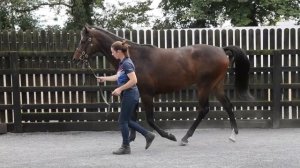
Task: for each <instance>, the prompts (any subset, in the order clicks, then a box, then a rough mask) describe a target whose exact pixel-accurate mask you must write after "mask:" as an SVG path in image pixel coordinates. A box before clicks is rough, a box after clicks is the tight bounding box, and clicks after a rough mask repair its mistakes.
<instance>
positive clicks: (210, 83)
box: [73, 26, 253, 144]
mask: <svg viewBox="0 0 300 168" xmlns="http://www.w3.org/2000/svg"><path fill="white" fill-rule="evenodd" d="M117 40H119V41H123V40H124V39H123V38H121V37H118V36H116V35H114V34H113V33H111V32H109V31H106V30H104V29H102V28H98V27H90V26H85V27H84V28H83V30H82V31H81V40H80V43H79V46H78V48H77V49H76V51H75V53H74V56H73V60H75V61H76V60H82V61H83V60H85V59H88V58H89V56H92V55H93V54H94V53H96V52H101V53H103V54H104V55H105V56H106V58H107V59H108V61H109V62H110V63H111V64H112V65H113V66H114V67H115V68H117V67H118V60H116V59H115V58H114V57H113V56H112V55H111V50H110V48H111V45H112V43H113V42H115V41H117ZM127 41H128V40H127ZM128 43H129V45H130V48H129V55H130V57H131V59H132V60H133V62H134V64H135V66H136V75H137V78H138V88H139V91H140V94H141V100H142V103H143V105H144V108H145V112H146V119H147V122H148V124H149V125H150V126H151V127H152V128H153V129H155V130H156V131H157V132H158V133H159V134H160V135H161V136H162V137H165V138H168V139H170V140H173V141H176V138H175V136H174V135H172V134H170V133H168V132H166V131H164V130H162V129H161V128H160V127H158V126H157V125H156V124H155V122H154V116H153V98H154V96H155V95H157V94H161V93H168V92H174V91H178V90H181V89H183V88H185V87H188V86H190V85H192V84H195V86H196V88H197V96H198V101H199V109H198V110H199V111H198V116H197V118H196V120H195V121H194V123H193V124H192V126H191V127H190V129H189V130H188V132H187V133H186V135H185V136H184V137H183V138H182V140H181V142H182V144H186V143H187V142H188V138H189V137H191V136H192V135H193V133H194V131H195V129H196V128H197V126H198V125H199V123H200V122H201V120H202V119H203V118H204V117H205V116H206V114H207V113H208V112H209V95H210V94H211V93H212V94H214V95H215V96H216V98H217V100H218V101H219V102H220V103H221V104H222V106H223V107H224V109H225V110H226V112H227V113H228V116H229V119H230V124H231V127H232V129H233V131H232V134H231V136H230V139H231V140H232V141H235V135H236V134H238V128H237V124H236V120H235V116H234V113H233V105H232V104H231V102H230V100H229V99H228V97H227V96H226V95H225V93H224V79H225V75H226V73H227V70H228V66H229V64H230V62H231V63H235V68H234V69H235V88H236V89H237V92H238V95H239V96H240V97H241V98H243V99H244V100H250V99H253V98H252V96H251V95H250V93H249V89H248V81H249V79H248V78H249V67H250V62H249V60H248V58H247V57H246V54H245V52H244V51H243V50H242V49H240V48H239V47H236V46H228V47H224V48H219V47H215V46H210V45H203V44H197V45H192V46H186V47H181V48H174V49H162V48H157V47H155V46H152V45H140V44H136V43H133V42H131V41H128ZM227 55H229V57H228V56H227ZM135 115H136V114H135ZM130 138H131V140H134V138H135V132H134V133H132V132H131V135H130Z"/></svg>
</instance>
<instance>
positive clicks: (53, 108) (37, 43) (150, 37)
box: [0, 27, 300, 132]
mask: <svg viewBox="0 0 300 168" xmlns="http://www.w3.org/2000/svg"><path fill="white" fill-rule="evenodd" d="M299 30H300V28H299V27H292V28H275V27H274V28H261V29H257V28H253V29H251V28H248V29H246V28H240V29H232V30H228V29H225V30H221V29H211V30H209V29H191V30H164V31H152V30H145V31H142V30H136V31H127V30H121V31H115V33H116V34H118V35H119V36H121V37H125V38H128V39H130V40H132V41H135V42H138V43H148V44H154V45H157V46H159V47H164V48H167V47H180V46H183V45H190V44H197V43H208V44H212V45H217V46H225V45H231V44H232V45H239V46H241V47H243V48H244V49H246V50H247V55H248V57H249V59H250V61H251V69H250V91H251V93H252V94H253V95H254V97H255V98H256V100H255V101H253V102H244V101H239V100H237V98H236V94H235V90H234V87H233V83H234V78H233V76H234V75H233V71H232V70H231V69H229V70H228V73H227V77H226V83H225V91H226V94H227V95H228V97H229V98H230V99H231V100H232V102H233V104H234V110H235V114H236V118H237V122H238V125H239V127H260V128H266V127H268V128H270V127H272V128H279V127H299V126H300V120H299V105H300V82H299V81H300V75H299V63H300V60H299V54H300V51H299V50H298V48H299V43H298V41H299ZM162 32H164V33H162ZM244 32H245V33H244ZM197 33H198V34H197ZM231 35H232V36H231ZM258 39H260V40H258ZM266 39H267V40H266ZM283 39H284V40H283ZM0 40H1V43H0V60H1V62H0V123H2V124H3V123H6V124H7V126H8V128H7V129H8V131H14V132H23V131H63V130H112V129H117V124H116V123H115V122H116V121H117V116H118V112H119V110H120V109H119V99H118V98H116V97H112V96H111V94H110V93H111V91H112V90H113V88H114V87H115V85H114V83H111V82H107V83H105V84H104V86H101V87H102V89H103V91H104V94H105V96H107V97H108V100H109V101H110V103H111V104H112V105H111V107H112V109H111V111H110V112H109V113H108V112H107V111H108V109H107V105H106V104H105V102H104V101H103V100H102V99H101V93H100V90H99V83H97V82H96V79H95V78H94V76H93V74H92V73H91V72H90V71H89V70H88V69H83V68H81V66H80V65H76V64H74V63H72V62H71V57H72V54H73V51H74V49H75V46H76V45H77V44H78V40H79V33H78V32H46V31H41V32H38V31H34V32H29V31H27V32H8V31H3V32H1V33H0ZM274 40H275V43H272V41H274ZM254 44H255V46H254ZM261 49H264V50H261ZM92 67H94V68H95V71H96V74H98V75H111V74H114V73H115V70H113V69H112V67H111V65H110V64H109V63H108V62H107V61H106V59H105V58H104V56H103V55H101V53H98V54H97V55H96V56H95V61H92ZM154 102H155V106H154V110H155V120H156V122H158V124H159V125H161V126H162V127H165V128H171V127H172V128H182V127H189V126H190V125H191V122H193V120H194V119H195V118H196V115H197V105H198V104H197V101H196V91H195V89H194V86H191V87H189V88H186V89H183V90H181V91H179V92H174V93H170V94H164V95H158V96H156V97H155V98H154ZM210 109H211V111H210V112H209V113H208V115H207V117H206V119H205V120H204V121H203V123H201V125H200V126H199V127H204V128H205V127H230V124H229V120H228V116H227V114H226V113H225V112H224V111H223V108H222V107H221V106H220V104H219V103H218V102H217V101H216V100H215V99H214V98H213V97H212V98H211V102H210ZM138 118H139V120H140V121H141V123H142V124H144V125H147V124H145V123H144V122H145V115H144V109H143V106H140V108H139V110H138Z"/></svg>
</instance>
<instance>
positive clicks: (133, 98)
mask: <svg viewBox="0 0 300 168" xmlns="http://www.w3.org/2000/svg"><path fill="white" fill-rule="evenodd" d="M139 97H140V95H139V91H138V89H137V87H134V88H131V89H128V90H124V91H123V92H122V94H121V112H120V115H119V127H120V130H121V133H122V138H123V145H129V127H130V128H132V129H134V130H136V131H137V132H139V133H141V134H142V135H144V136H145V135H146V134H147V133H148V131H147V130H146V129H145V128H143V127H142V126H140V125H139V124H138V123H137V122H135V121H133V120H132V119H131V114H132V112H134V111H135V110H136V108H137V107H138V103H139Z"/></svg>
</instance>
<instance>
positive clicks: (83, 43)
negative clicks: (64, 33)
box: [73, 26, 97, 61]
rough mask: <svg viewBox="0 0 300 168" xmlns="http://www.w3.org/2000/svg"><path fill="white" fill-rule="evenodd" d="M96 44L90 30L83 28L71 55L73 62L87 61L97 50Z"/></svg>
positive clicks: (86, 27)
mask: <svg viewBox="0 0 300 168" xmlns="http://www.w3.org/2000/svg"><path fill="white" fill-rule="evenodd" d="M96 43H97V41H96V39H95V37H94V33H93V31H92V29H91V28H89V27H88V26H85V27H84V28H83V30H82V31H81V39H80V42H79V45H78V47H77V48H76V51H75V53H74V55H73V61H85V60H88V58H89V56H91V55H93V54H94V53H95V52H96V50H97V48H96V45H95V44H96Z"/></svg>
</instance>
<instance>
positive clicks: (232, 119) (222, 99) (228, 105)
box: [217, 95, 238, 142]
mask: <svg viewBox="0 0 300 168" xmlns="http://www.w3.org/2000/svg"><path fill="white" fill-rule="evenodd" d="M217 99H218V100H219V101H220V103H221V104H222V106H223V107H224V108H225V110H226V112H227V114H228V116H229V119H230V125H231V128H232V129H233V131H232V134H231V135H230V137H229V139H230V140H231V141H233V142H235V141H236V139H235V136H236V135H237V134H238V128H237V124H236V120H235V116H234V113H233V111H232V109H233V105H232V103H231V102H230V100H229V99H228V97H227V96H226V95H219V96H217Z"/></svg>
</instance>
